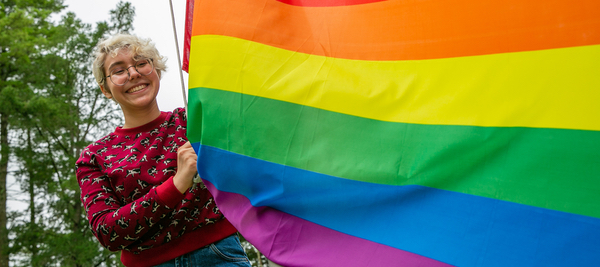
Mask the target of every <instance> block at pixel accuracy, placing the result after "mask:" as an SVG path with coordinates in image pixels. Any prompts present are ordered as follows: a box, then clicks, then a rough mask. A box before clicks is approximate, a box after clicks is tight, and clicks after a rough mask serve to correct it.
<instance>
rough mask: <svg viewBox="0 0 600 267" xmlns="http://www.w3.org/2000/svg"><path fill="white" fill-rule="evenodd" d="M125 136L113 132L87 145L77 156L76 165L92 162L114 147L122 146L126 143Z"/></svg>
mask: <svg viewBox="0 0 600 267" xmlns="http://www.w3.org/2000/svg"><path fill="white" fill-rule="evenodd" d="M127 141H128V140H127V136H120V135H117V134H115V133H114V132H112V133H110V134H108V135H106V136H104V137H102V138H100V139H98V140H96V141H95V142H92V143H91V144H89V145H88V146H87V147H85V149H83V151H81V154H80V155H79V159H78V163H80V162H87V161H90V160H91V161H92V163H93V162H94V159H95V158H96V157H98V156H103V155H105V154H108V153H110V152H111V151H112V150H113V149H114V148H115V146H122V145H123V144H125V143H126V142H127Z"/></svg>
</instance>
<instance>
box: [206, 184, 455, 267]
mask: <svg viewBox="0 0 600 267" xmlns="http://www.w3.org/2000/svg"><path fill="white" fill-rule="evenodd" d="M204 183H205V184H206V186H207V187H208V190H209V191H210V192H211V193H212V194H213V196H214V198H215V201H216V202H217V204H218V206H219V209H220V210H221V211H222V212H223V214H225V216H226V217H227V219H228V220H229V221H230V222H231V223H232V224H233V225H234V226H235V227H236V228H237V229H238V231H240V233H241V234H242V235H243V236H244V237H245V238H246V239H247V240H248V241H250V243H252V244H253V245H254V246H255V247H256V248H258V250H260V251H261V252H262V253H263V254H264V255H265V256H266V257H267V258H269V259H270V260H271V261H273V262H275V263H277V264H280V265H283V266H450V265H447V264H445V263H442V262H439V261H436V260H433V259H430V258H427V257H423V256H421V255H417V254H414V253H410V252H407V251H403V250H399V249H395V248H392V247H389V246H386V245H382V244H379V243H375V242H372V241H369V240H365V239H361V238H357V237H354V236H351V235H347V234H344V233H341V232H338V231H335V230H332V229H329V228H327V227H323V226H321V225H318V224H314V223H312V222H309V221H306V220H303V219H301V218H298V217H295V216H292V215H289V214H287V213H285V212H281V211H278V210H276V209H272V208H269V207H254V206H252V204H251V203H250V201H249V200H248V199H247V198H246V197H244V196H243V195H239V194H235V193H228V192H222V191H218V190H217V189H216V188H215V187H214V185H213V184H211V183H210V182H209V181H206V180H205V181H204ZM390 234H391V233H390Z"/></svg>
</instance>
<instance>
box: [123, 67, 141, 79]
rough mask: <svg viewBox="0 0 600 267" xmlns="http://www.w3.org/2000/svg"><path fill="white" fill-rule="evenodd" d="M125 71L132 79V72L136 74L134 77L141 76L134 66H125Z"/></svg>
mask: <svg viewBox="0 0 600 267" xmlns="http://www.w3.org/2000/svg"><path fill="white" fill-rule="evenodd" d="M131 68H133V70H130V69H131ZM127 72H128V73H129V80H133V79H134V77H133V75H134V74H135V75H136V78H137V77H140V76H142V75H141V74H140V73H139V72H138V71H137V70H136V69H135V66H129V67H128V68H127Z"/></svg>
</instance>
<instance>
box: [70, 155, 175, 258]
mask: <svg viewBox="0 0 600 267" xmlns="http://www.w3.org/2000/svg"><path fill="white" fill-rule="evenodd" d="M95 157H96V155H95V154H94V153H92V152H91V151H90V150H89V149H86V150H84V151H83V153H82V154H81V157H80V158H79V160H78V161H77V163H76V168H77V172H76V173H77V180H78V183H79V186H80V188H81V201H82V203H83V205H84V207H85V210H86V213H87V217H88V220H89V222H90V227H91V229H92V232H93V233H94V235H95V236H96V238H97V239H98V240H99V241H100V243H101V244H102V245H103V246H104V247H106V248H107V249H109V250H111V251H116V250H122V249H128V247H129V246H130V245H132V244H135V243H136V241H138V240H140V238H141V237H143V236H144V235H146V234H148V233H149V231H150V230H151V229H152V227H153V226H155V225H157V223H158V222H159V221H161V220H163V219H164V218H166V217H169V216H168V215H169V214H170V213H171V212H172V211H173V208H174V207H175V206H176V205H177V204H178V203H179V202H181V200H182V199H183V197H184V195H182V194H180V193H179V191H177V193H179V194H175V193H174V191H173V190H177V188H175V186H174V185H173V182H172V178H170V179H169V180H168V181H167V182H165V183H163V184H161V185H158V186H156V187H154V188H152V189H151V190H149V191H148V193H146V194H145V195H143V196H139V197H138V196H135V194H141V193H140V192H139V191H137V190H135V191H133V192H131V194H130V197H131V198H132V199H135V200H134V201H132V202H129V203H125V202H124V201H123V199H119V194H117V193H116V192H115V190H117V191H118V190H121V189H119V188H116V189H113V188H112V186H111V183H110V180H109V177H108V175H106V174H105V173H104V172H103V171H102V168H100V166H99V164H98V161H97V160H96V159H95ZM123 175H124V174H123ZM159 192H160V193H159ZM131 195H133V196H131ZM159 195H162V197H161V196H159ZM136 197H137V198H136Z"/></svg>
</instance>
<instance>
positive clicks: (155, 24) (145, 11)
mask: <svg viewBox="0 0 600 267" xmlns="http://www.w3.org/2000/svg"><path fill="white" fill-rule="evenodd" d="M118 2H119V0H64V4H65V5H66V6H67V8H66V9H65V10H66V11H71V12H74V13H75V14H76V15H77V17H78V18H79V19H81V20H82V21H83V22H85V23H90V24H93V25H95V24H96V22H99V21H108V20H109V19H110V14H109V12H110V10H111V9H114V8H115V7H116V6H117V3H118ZM128 2H130V3H131V4H132V5H133V6H134V7H135V19H134V22H133V28H134V29H133V32H132V33H133V34H135V35H138V36H140V37H144V38H150V39H151V40H152V41H153V42H154V43H155V44H156V48H157V49H158V51H159V52H160V53H161V54H162V55H163V56H166V57H167V71H166V72H163V77H162V79H161V86H160V91H159V93H158V97H157V101H158V107H159V108H160V110H163V111H172V110H173V109H175V108H177V107H183V106H184V102H183V101H184V100H183V92H182V86H181V77H180V70H181V68H180V66H181V65H180V64H179V62H178V59H177V48H176V46H175V37H174V35H173V21H172V19H171V10H170V4H169V0H129V1H128ZM172 3H173V13H174V15H175V25H176V30H177V39H178V44H179V51H180V53H183V35H184V26H185V11H186V1H185V0H172ZM181 60H183V58H182V59H181ZM183 75H184V76H183V83H184V86H185V88H186V90H187V79H188V78H187V77H188V76H187V73H185V72H184V73H183ZM98 90H100V89H98ZM186 95H187V92H186Z"/></svg>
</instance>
